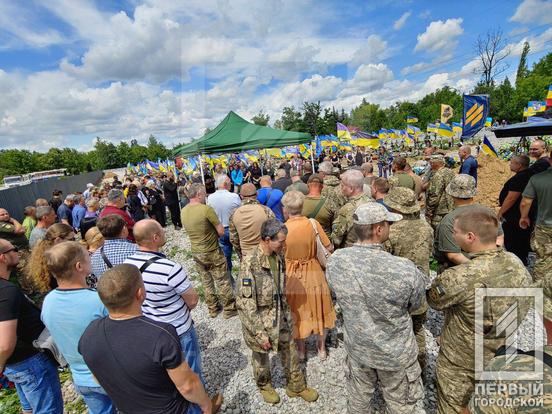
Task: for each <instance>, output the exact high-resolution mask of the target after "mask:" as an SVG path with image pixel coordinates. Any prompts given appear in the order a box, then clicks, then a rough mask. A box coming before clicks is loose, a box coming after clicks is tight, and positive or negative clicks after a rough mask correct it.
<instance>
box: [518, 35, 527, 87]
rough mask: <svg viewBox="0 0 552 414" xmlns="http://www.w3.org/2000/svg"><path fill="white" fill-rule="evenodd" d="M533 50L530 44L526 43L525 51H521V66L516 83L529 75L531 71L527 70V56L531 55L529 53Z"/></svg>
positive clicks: (524, 45) (519, 66)
mask: <svg viewBox="0 0 552 414" xmlns="http://www.w3.org/2000/svg"><path fill="white" fill-rule="evenodd" d="M530 50H531V46H529V42H525V43H524V44H523V50H522V51H521V56H520V57H519V65H518V69H517V73H516V83H517V82H518V81H519V80H520V79H522V78H525V77H526V76H527V74H528V73H529V69H528V68H527V55H528V54H529V51H530Z"/></svg>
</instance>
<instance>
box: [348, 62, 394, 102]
mask: <svg viewBox="0 0 552 414" xmlns="http://www.w3.org/2000/svg"><path fill="white" fill-rule="evenodd" d="M392 79H393V72H392V71H391V69H389V68H388V67H387V65H384V64H383V63H378V64H373V63H370V64H368V65H361V66H360V67H359V68H358V69H357V71H356V73H355V75H354V77H353V78H352V79H351V80H349V81H347V84H346V85H345V88H344V89H343V91H341V93H340V94H339V97H341V98H346V97H349V96H353V95H362V94H365V93H369V92H371V91H373V90H376V89H380V88H381V87H382V86H383V85H384V84H385V83H387V82H389V81H391V80H392Z"/></svg>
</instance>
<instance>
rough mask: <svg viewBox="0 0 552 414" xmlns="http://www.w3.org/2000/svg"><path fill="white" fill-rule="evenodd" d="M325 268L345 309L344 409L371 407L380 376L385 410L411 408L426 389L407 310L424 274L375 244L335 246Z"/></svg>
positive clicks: (416, 300)
mask: <svg viewBox="0 0 552 414" xmlns="http://www.w3.org/2000/svg"><path fill="white" fill-rule="evenodd" d="M326 273H327V276H328V282H329V284H330V286H331V287H332V288H333V290H334V291H335V294H336V297H337V302H338V303H339V305H340V307H341V309H342V310H343V330H344V343H345V351H346V352H347V360H346V361H347V362H346V363H347V366H348V375H347V389H348V393H349V398H348V412H349V413H368V412H370V409H371V405H372V401H371V400H372V396H373V395H374V389H375V386H376V382H377V381H378V380H379V381H380V383H381V389H382V391H383V396H384V399H385V401H386V405H387V411H386V412H388V413H411V412H414V410H415V405H416V402H417V401H419V400H421V399H422V398H423V396H424V389H423V385H422V379H421V369H420V365H419V364H418V361H417V355H418V347H417V346H416V339H415V337H414V333H413V331H412V322H411V319H410V315H409V311H413V310H415V309H418V308H419V307H420V306H421V305H422V303H423V301H424V294H425V284H426V281H425V280H424V278H425V275H424V274H423V273H422V272H421V271H420V270H418V269H417V268H416V266H415V265H414V263H412V262H411V261H410V260H408V259H404V258H399V257H395V256H392V255H391V254H389V253H387V252H385V251H384V250H383V246H382V245H379V244H373V245H363V244H355V245H353V246H352V247H349V248H345V249H340V250H338V251H336V252H335V253H333V254H332V255H331V256H330V258H329V260H328V267H327V269H326Z"/></svg>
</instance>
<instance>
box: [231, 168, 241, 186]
mask: <svg viewBox="0 0 552 414" xmlns="http://www.w3.org/2000/svg"><path fill="white" fill-rule="evenodd" d="M230 177H231V178H232V182H233V183H234V184H235V185H242V183H243V171H242V170H232V172H231V173H230Z"/></svg>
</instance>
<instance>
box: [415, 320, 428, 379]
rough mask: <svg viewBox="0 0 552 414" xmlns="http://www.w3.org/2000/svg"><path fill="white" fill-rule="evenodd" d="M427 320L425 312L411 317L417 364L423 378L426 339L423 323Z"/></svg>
mask: <svg viewBox="0 0 552 414" xmlns="http://www.w3.org/2000/svg"><path fill="white" fill-rule="evenodd" d="M426 319H427V311H426V312H424V313H422V314H421V315H412V329H413V330H414V335H415V336H416V343H417V344H418V363H419V364H420V368H421V369H422V376H425V371H426V338H425V330H424V323H425V321H426Z"/></svg>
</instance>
